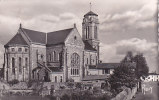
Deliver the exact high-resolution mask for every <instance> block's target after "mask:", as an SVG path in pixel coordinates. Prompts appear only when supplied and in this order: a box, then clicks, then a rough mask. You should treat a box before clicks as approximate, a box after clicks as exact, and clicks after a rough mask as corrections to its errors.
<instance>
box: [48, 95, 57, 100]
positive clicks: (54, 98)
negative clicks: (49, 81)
mask: <svg viewBox="0 0 159 100" xmlns="http://www.w3.org/2000/svg"><path fill="white" fill-rule="evenodd" d="M46 97H47V98H49V100H56V97H55V96H46Z"/></svg>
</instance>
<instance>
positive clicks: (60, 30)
mask: <svg viewBox="0 0 159 100" xmlns="http://www.w3.org/2000/svg"><path fill="white" fill-rule="evenodd" d="M69 29H74V28H66V29H60V30H57V31H52V32H47V34H49V33H53V32H59V31H65V30H69Z"/></svg>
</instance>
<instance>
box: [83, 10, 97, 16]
mask: <svg viewBox="0 0 159 100" xmlns="http://www.w3.org/2000/svg"><path fill="white" fill-rule="evenodd" d="M89 15H95V16H98V15H97V14H96V13H94V12H92V11H89V12H88V13H86V14H85V15H84V16H89Z"/></svg>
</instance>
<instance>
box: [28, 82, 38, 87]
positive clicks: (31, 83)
mask: <svg viewBox="0 0 159 100" xmlns="http://www.w3.org/2000/svg"><path fill="white" fill-rule="evenodd" d="M35 82H36V81H35V80H29V81H28V82H27V85H28V87H31V86H32V85H33V83H35Z"/></svg>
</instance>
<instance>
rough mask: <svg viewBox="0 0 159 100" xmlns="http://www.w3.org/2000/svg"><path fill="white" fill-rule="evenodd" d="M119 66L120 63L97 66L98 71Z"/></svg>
mask: <svg viewBox="0 0 159 100" xmlns="http://www.w3.org/2000/svg"><path fill="white" fill-rule="evenodd" d="M118 66H120V63H99V64H98V65H97V68H98V69H114V68H117V67H118Z"/></svg>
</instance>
